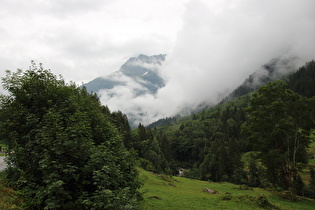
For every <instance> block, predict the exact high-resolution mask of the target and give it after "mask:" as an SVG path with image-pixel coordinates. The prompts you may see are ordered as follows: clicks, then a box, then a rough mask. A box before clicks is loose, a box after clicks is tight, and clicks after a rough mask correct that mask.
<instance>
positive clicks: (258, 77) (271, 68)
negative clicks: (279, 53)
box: [223, 58, 297, 102]
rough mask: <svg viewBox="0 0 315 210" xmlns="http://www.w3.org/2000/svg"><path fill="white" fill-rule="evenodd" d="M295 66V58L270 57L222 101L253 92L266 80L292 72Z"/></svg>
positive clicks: (276, 78)
mask: <svg viewBox="0 0 315 210" xmlns="http://www.w3.org/2000/svg"><path fill="white" fill-rule="evenodd" d="M296 68H297V67H296V66H295V59H280V58H275V59H272V60H270V61H269V62H268V63H266V64H264V65H263V66H262V67H261V68H260V69H259V70H258V71H256V72H255V73H253V74H251V75H250V76H249V77H248V78H247V79H246V80H245V81H244V83H243V84H241V85H240V86H239V87H237V88H236V89H235V90H234V91H233V92H232V93H230V94H229V95H228V96H227V97H226V98H225V99H223V102H224V101H228V100H231V99H234V98H237V97H240V96H243V95H245V94H247V93H250V92H253V91H255V90H257V89H258V88H259V87H260V86H262V85H265V84H267V83H268V82H272V81H275V80H278V79H283V78H285V77H287V76H288V75H289V74H290V73H292V72H294V71H295V70H296Z"/></svg>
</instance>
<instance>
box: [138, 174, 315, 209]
mask: <svg viewBox="0 0 315 210" xmlns="http://www.w3.org/2000/svg"><path fill="white" fill-rule="evenodd" d="M139 170H140V179H141V180H142V181H143V183H144V185H143V187H142V189H141V191H142V192H143V197H144V201H143V202H142V208H143V209H159V210H160V209H315V201H314V200H311V199H305V198H297V197H294V198H297V201H291V200H289V199H283V198H280V196H281V195H277V194H276V193H273V192H271V191H267V190H264V189H260V188H247V187H244V186H238V185H234V184H230V183H210V182H206V181H199V180H193V179H188V178H182V177H170V176H166V175H158V174H154V173H151V172H148V171H145V170H142V169H139ZM205 188H211V189H213V190H216V191H217V192H218V194H209V193H207V192H204V191H203V190H204V189H205ZM286 197H287V198H291V197H290V196H286Z"/></svg>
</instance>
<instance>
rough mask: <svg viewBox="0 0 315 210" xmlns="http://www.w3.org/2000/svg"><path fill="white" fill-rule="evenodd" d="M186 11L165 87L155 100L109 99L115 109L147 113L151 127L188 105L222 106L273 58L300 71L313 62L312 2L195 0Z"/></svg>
mask: <svg viewBox="0 0 315 210" xmlns="http://www.w3.org/2000/svg"><path fill="white" fill-rule="evenodd" d="M185 8H186V10H185V13H184V14H183V16H182V19H183V26H182V28H181V29H180V30H179V32H178V34H177V39H176V43H175V45H174V48H173V49H172V50H171V51H170V52H169V53H168V56H167V58H166V62H165V63H164V64H163V66H162V69H161V72H162V75H163V77H164V78H165V79H166V80H167V83H166V86H165V87H163V88H162V89H160V90H159V91H158V93H157V94H156V95H155V96H152V95H144V96H141V97H136V98H132V97H130V95H129V97H127V95H126V97H125V95H124V94H122V95H121V97H119V98H118V99H115V100H117V101H115V102H113V101H108V102H111V103H112V102H113V103H112V107H113V109H121V110H123V111H125V112H132V113H137V112H138V113H145V115H144V116H141V119H139V120H142V122H143V123H144V124H148V123H150V122H152V121H154V120H158V119H160V118H163V117H168V116H172V115H175V114H177V113H179V112H180V111H181V110H183V109H184V108H185V107H195V106H196V105H198V104H200V103H202V102H208V103H216V102H218V100H220V99H221V98H222V96H224V95H225V94H227V93H228V92H229V91H232V90H233V89H234V88H236V87H237V86H238V85H240V84H241V83H242V82H243V81H244V80H245V78H247V77H248V76H249V75H250V74H252V73H253V72H255V71H257V70H258V69H259V68H260V67H261V66H262V65H263V64H265V63H268V62H269V61H270V60H272V59H273V58H282V59H292V61H294V62H292V65H293V66H295V67H296V68H298V67H299V66H301V65H303V64H304V63H305V62H306V61H310V60H312V59H315V48H314V46H315V13H314V12H313V8H315V2H314V1H312V0H302V1H296V0H273V1H271V0H267V1H251V0H238V1H232V0H231V1H229V0H225V1H221V0H220V1H219V0H218V1H202V0H192V1H190V2H188V3H187V4H186V6H185ZM121 91H123V90H121ZM125 91H127V90H125ZM130 94H132V93H130ZM121 102H125V103H126V104H124V105H121V106H120V105H119V103H121ZM104 103H106V100H104ZM109 104H110V103H109Z"/></svg>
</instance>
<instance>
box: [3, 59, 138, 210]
mask: <svg viewBox="0 0 315 210" xmlns="http://www.w3.org/2000/svg"><path fill="white" fill-rule="evenodd" d="M3 85H4V88H5V89H6V90H7V91H8V92H9V95H8V96H3V95H2V96H1V110H0V116H1V119H2V120H1V124H0V126H1V129H0V130H1V131H0V132H1V135H0V136H1V138H3V140H4V141H5V143H6V144H7V145H8V153H9V156H8V157H7V164H8V165H7V169H6V174H7V179H8V180H9V183H10V184H11V186H12V187H13V188H14V189H17V190H19V191H20V192H21V195H22V197H23V200H24V201H25V208H27V209H133V208H137V206H138V203H139V198H140V194H139V192H138V189H139V187H140V183H139V181H138V179H137V175H138V172H137V170H136V168H135V161H134V156H133V155H132V154H131V153H130V152H128V151H127V149H126V148H125V147H124V145H123V140H124V137H126V136H124V135H121V134H119V130H117V129H116V128H115V126H114V125H113V124H112V123H111V121H115V116H111V115H109V113H108V111H107V110H106V107H103V106H101V105H100V103H99V101H98V98H97V97H96V96H95V95H90V94H88V93H87V92H86V90H85V89H80V88H78V87H76V85H75V84H66V83H65V82H64V80H63V79H62V78H59V79H58V78H57V77H56V76H55V75H53V74H52V73H51V72H50V71H49V70H44V69H43V67H42V66H41V65H39V67H37V66H36V65H35V63H34V62H32V66H31V67H30V69H29V70H27V71H25V72H24V73H23V72H22V70H18V71H17V72H15V73H11V72H10V71H7V76H6V77H5V78H4V79H3Z"/></svg>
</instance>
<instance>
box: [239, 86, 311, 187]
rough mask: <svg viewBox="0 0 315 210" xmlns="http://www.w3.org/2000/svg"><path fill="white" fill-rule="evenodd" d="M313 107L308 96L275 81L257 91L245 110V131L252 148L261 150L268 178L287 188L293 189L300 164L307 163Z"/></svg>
mask: <svg viewBox="0 0 315 210" xmlns="http://www.w3.org/2000/svg"><path fill="white" fill-rule="evenodd" d="M311 108H312V107H311V102H310V101H309V100H308V99H307V98H306V97H303V96H301V95H299V94H298V93H295V92H294V91H292V90H290V89H288V88H287V84H286V83H285V82H283V81H276V82H273V83H270V84H268V85H266V86H262V87H261V88H260V89H259V90H258V91H257V92H256V93H254V94H253V96H252V98H251V101H250V106H249V107H248V108H247V109H246V111H247V112H248V120H247V122H246V123H245V124H244V126H243V132H244V133H245V134H246V135H247V137H248V139H249V140H250V143H251V145H253V150H256V151H260V152H261V160H262V163H263V164H264V165H265V166H266V169H267V177H268V179H269V181H270V182H271V183H273V184H276V185H278V186H281V187H283V188H285V189H291V183H292V180H297V179H298V178H299V176H298V172H299V167H298V166H299V165H298V163H307V155H306V154H307V153H306V149H307V147H308V145H309V144H310V137H309V136H310V131H311V128H312V127H313V122H312V119H311V118H310V113H311V111H312V110H311Z"/></svg>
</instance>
